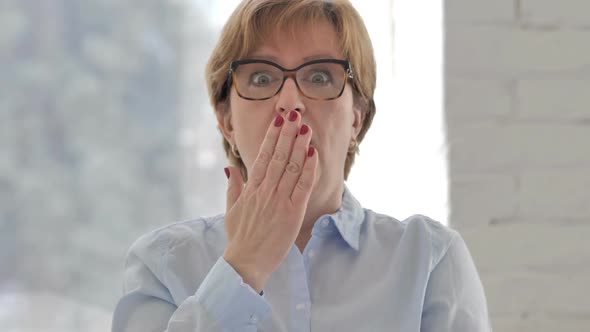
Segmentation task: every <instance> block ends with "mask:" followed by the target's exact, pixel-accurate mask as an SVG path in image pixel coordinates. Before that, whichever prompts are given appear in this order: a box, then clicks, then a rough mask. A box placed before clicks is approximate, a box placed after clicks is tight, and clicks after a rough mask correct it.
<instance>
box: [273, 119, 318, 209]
mask: <svg viewBox="0 0 590 332" xmlns="http://www.w3.org/2000/svg"><path fill="white" fill-rule="evenodd" d="M311 136H312V132H311V128H310V127H309V126H308V125H306V124H304V125H302V126H301V128H300V130H299V135H298V136H297V138H296V139H295V144H294V145H293V151H292V152H291V157H290V159H289V163H288V164H287V166H286V167H285V172H284V173H283V176H282V178H281V180H280V181H279V185H278V187H277V191H278V193H279V195H284V196H285V197H288V198H290V197H291V194H292V193H293V189H294V188H295V185H296V184H297V181H298V180H299V177H300V176H301V173H302V172H303V164H304V163H305V158H306V157H307V152H308V147H309V142H310V141H311Z"/></svg>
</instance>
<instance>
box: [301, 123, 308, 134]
mask: <svg viewBox="0 0 590 332" xmlns="http://www.w3.org/2000/svg"><path fill="white" fill-rule="evenodd" d="M308 131H309V127H308V126H307V125H303V126H301V129H300V130H299V135H305V134H307V132H308Z"/></svg>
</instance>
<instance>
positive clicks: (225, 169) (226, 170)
mask: <svg viewBox="0 0 590 332" xmlns="http://www.w3.org/2000/svg"><path fill="white" fill-rule="evenodd" d="M223 170H224V171H225V176H227V178H228V179H229V168H227V167H226V168H224V169H223Z"/></svg>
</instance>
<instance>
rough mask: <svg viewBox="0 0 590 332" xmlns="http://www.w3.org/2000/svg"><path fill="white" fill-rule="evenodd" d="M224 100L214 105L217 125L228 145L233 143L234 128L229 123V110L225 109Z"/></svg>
mask: <svg viewBox="0 0 590 332" xmlns="http://www.w3.org/2000/svg"><path fill="white" fill-rule="evenodd" d="M226 105H227V104H226V103H225V102H220V103H218V104H217V105H216V106H215V115H216V116H217V127H218V128H219V131H221V134H222V135H223V137H225V139H226V140H227V141H228V142H229V144H230V145H232V144H234V141H233V137H234V135H233V134H234V128H233V126H232V123H231V119H232V118H231V111H230V110H229V109H227V106H226Z"/></svg>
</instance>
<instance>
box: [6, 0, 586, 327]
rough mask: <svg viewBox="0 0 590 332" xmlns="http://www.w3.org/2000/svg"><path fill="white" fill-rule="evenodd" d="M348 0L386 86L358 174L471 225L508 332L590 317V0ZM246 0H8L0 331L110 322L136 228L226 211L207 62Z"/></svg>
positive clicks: (389, 209) (355, 182)
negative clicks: (356, 12) (228, 22)
mask: <svg viewBox="0 0 590 332" xmlns="http://www.w3.org/2000/svg"><path fill="white" fill-rule="evenodd" d="M352 2H353V4H354V5H355V7H356V8H357V9H358V10H359V12H360V13H361V15H362V16H363V18H364V19H365V23H366V25H367V28H368V30H369V33H370V34H371V38H372V40H373V44H374V48H375V56H376V58H377V63H378V83H377V86H378V88H377V91H376V93H375V99H376V105H377V116H376V117H375V121H374V124H373V126H372V128H371V130H370V131H369V133H368V135H367V137H366V139H365V141H364V142H363V143H362V144H361V153H360V155H359V156H357V161H356V163H355V166H354V167H353V170H352V173H351V176H350V178H349V181H348V182H347V185H348V186H349V187H350V188H351V190H352V192H353V193H354V194H355V196H356V197H357V198H358V199H359V200H360V201H361V203H362V204H363V205H364V206H365V207H367V208H371V209H373V210H375V211H378V212H382V213H386V214H389V215H391V216H393V217H395V218H397V219H400V220H401V219H404V218H406V217H407V216H409V215H411V214H414V213H421V214H425V215H429V216H431V217H432V218H434V219H437V220H439V221H441V222H442V223H444V224H448V225H449V226H451V227H453V228H455V229H458V230H459V231H460V232H461V234H462V235H463V237H464V238H465V240H466V242H467V244H468V246H469V247H470V249H471V252H472V255H473V257H474V260H475V262H476V265H477V266H478V269H479V271H480V276H481V278H482V282H483V284H484V287H485V289H486V294H487V296H488V302H489V308H490V315H491V318H492V323H493V326H494V330H495V331H511V332H512V331H514V332H517V331H555V330H559V331H587V330H588V326H590V296H588V295H590V287H589V286H588V285H587V281H588V280H590V244H589V242H588V241H587V239H588V237H590V148H589V146H590V107H589V105H590V46H589V45H588V42H587V41H588V40H590V16H589V15H588V14H587V13H589V12H590V2H585V1H576V0H567V1H562V2H555V1H549V0H501V1H484V0H477V1H473V0H445V1H444V2H443V1H442V0H438V1H432V0H429V1H426V0H419V1H418V0H374V1H361V0H357V1H352ZM237 3H238V1H236V0H226V1H210V0H208V1H204V0H174V1H159V0H143V1H127V2H122V1H114V0H86V1H68V0H44V1H35V0H2V1H1V2H0V331H7V332H16V331H19V332H20V331H27V332H29V331H30V332H38V331H60V332H70V331H108V330H110V320H111V315H112V310H113V309H114V306H115V303H116V301H117V299H118V298H119V296H120V295H121V285H122V271H123V263H124V257H125V253H126V250H127V249H128V248H129V246H130V245H131V244H132V243H133V241H134V240H135V239H137V238H138V237H139V236H140V235H141V234H143V233H146V232H148V231H150V230H152V229H154V228H157V227H161V226H163V225H166V224H168V223H171V222H174V221H179V220H185V219H190V218H195V217H197V216H207V215H213V214H217V213H221V212H223V211H224V210H225V189H226V187H225V185H226V179H225V176H224V174H223V171H222V168H223V167H224V166H226V164H227V162H226V159H225V156H224V154H223V148H222V145H221V142H222V139H221V135H220V134H219V132H218V130H217V128H216V122H215V117H214V113H213V109H212V108H211V106H210V105H209V101H208V97H207V91H206V88H205V84H204V67H205V64H206V62H207V60H208V57H209V54H210V52H211V50H212V48H213V47H214V45H215V42H216V40H217V38H218V36H219V31H220V29H221V27H222V25H223V23H224V22H225V20H226V19H227V17H228V16H229V14H230V13H231V11H232V10H233V8H235V6H236V5H237ZM384 146H387V148H384ZM374 174H375V175H376V174H387V177H386V178H385V179H378V178H375V177H374V176H373V175H374Z"/></svg>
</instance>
